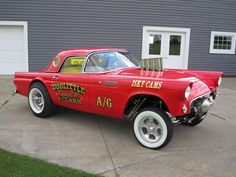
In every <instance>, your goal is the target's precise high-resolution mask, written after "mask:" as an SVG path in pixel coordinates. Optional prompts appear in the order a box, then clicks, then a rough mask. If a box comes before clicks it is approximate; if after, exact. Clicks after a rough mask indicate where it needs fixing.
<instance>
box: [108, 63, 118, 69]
mask: <svg viewBox="0 0 236 177" xmlns="http://www.w3.org/2000/svg"><path fill="white" fill-rule="evenodd" d="M119 63H120V61H116V62H115V63H113V64H112V65H111V67H110V69H115V68H119Z"/></svg>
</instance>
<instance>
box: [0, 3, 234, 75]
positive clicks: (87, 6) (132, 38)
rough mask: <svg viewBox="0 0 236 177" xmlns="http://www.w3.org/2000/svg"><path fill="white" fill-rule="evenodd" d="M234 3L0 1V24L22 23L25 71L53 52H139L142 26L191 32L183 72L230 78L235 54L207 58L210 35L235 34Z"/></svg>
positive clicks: (38, 66) (45, 61)
mask: <svg viewBox="0 0 236 177" xmlns="http://www.w3.org/2000/svg"><path fill="white" fill-rule="evenodd" d="M235 9H236V1H235V0H231V1H230V0H227V1H222V0H221V1H219V0H216V1H204V0H198V1H187V0H186V1H185V0H182V1H177V0H167V1H166V0H152V1H139V0H129V1H124V0H117V1H116V0H102V1H90V0H83V1H78V0H67V1H62V0H51V1H29V0H21V1H18V0H16V1H11V0H1V2H0V21H27V22H28V40H29V42H28V44H29V68H30V71H36V70H40V69H42V68H43V67H45V66H46V65H47V64H48V62H49V60H50V59H51V57H53V56H54V55H55V54H56V53H57V52H58V51H60V50H64V49H67V48H74V47H93V46H113V47H124V48H127V49H128V50H130V51H131V52H132V53H133V54H134V55H135V56H136V57H137V58H140V56H141V50H142V28H143V26H163V27H184V28H191V34H190V48H189V64H188V68H189V69H203V70H219V71H223V72H225V74H226V75H236V55H235V54H231V55H229V54H228V55H226V54H209V46H210V34H211V31H225V32H236V20H235V17H236V10H235Z"/></svg>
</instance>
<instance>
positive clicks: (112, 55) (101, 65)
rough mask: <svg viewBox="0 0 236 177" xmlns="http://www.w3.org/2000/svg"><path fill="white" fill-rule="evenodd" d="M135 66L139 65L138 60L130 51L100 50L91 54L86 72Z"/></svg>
mask: <svg viewBox="0 0 236 177" xmlns="http://www.w3.org/2000/svg"><path fill="white" fill-rule="evenodd" d="M135 66H138V62H137V61H136V59H135V58H134V57H133V56H132V55H130V54H129V53H128V52H113V51H112V52H99V53H95V54H92V55H90V57H89V58H88V61H87V64H86V67H85V72H104V71H110V70H114V69H119V68H127V67H135Z"/></svg>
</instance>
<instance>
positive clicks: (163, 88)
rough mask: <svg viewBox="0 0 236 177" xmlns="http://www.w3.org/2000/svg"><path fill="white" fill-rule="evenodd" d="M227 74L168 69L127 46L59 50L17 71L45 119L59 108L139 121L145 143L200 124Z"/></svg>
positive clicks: (160, 142)
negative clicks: (35, 68) (33, 68)
mask: <svg viewBox="0 0 236 177" xmlns="http://www.w3.org/2000/svg"><path fill="white" fill-rule="evenodd" d="M222 75H223V73H222V72H212V71H196V70H183V69H163V68H162V60H161V59H142V60H141V65H140V64H139V63H138V62H137V60H135V59H134V57H132V55H131V54H130V53H129V52H128V51H127V50H125V49H117V48H86V49H70V50H65V51H62V52H60V53H58V54H57V55H56V56H55V57H54V58H53V59H52V60H51V62H50V63H49V65H48V66H47V67H46V68H45V69H44V70H42V71H39V72H16V73H15V78H14V84H15V85H16V92H17V93H19V94H21V95H24V96H27V97H28V101H29V106H30V109H31V110H32V112H33V113H34V114H35V115H36V116H37V117H41V118H45V117H48V116H50V115H52V114H53V113H54V112H55V108H56V106H64V107H68V108H71V109H75V110H80V111H84V112H90V113H95V114H101V115H105V116H109V117H114V118H118V119H124V118H126V119H128V120H130V121H131V122H132V123H133V131H134V135H135V137H136V138H137V140H138V142H139V143H141V144H142V145H143V146H145V147H148V148H152V149H158V148H161V147H163V146H165V145H167V144H168V143H169V141H170V140H171V137H172V135H173V123H182V124H185V125H188V126H195V125H197V124H199V123H200V122H201V121H202V120H203V119H204V118H205V117H206V115H207V112H208V110H209V109H210V107H211V106H212V105H213V104H214V100H215V98H216V96H217V87H219V86H220V83H221V77H222Z"/></svg>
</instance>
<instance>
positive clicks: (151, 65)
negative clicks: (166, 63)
mask: <svg viewBox="0 0 236 177" xmlns="http://www.w3.org/2000/svg"><path fill="white" fill-rule="evenodd" d="M141 69H142V70H146V71H163V62H162V58H161V57H160V58H143V59H141Z"/></svg>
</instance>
